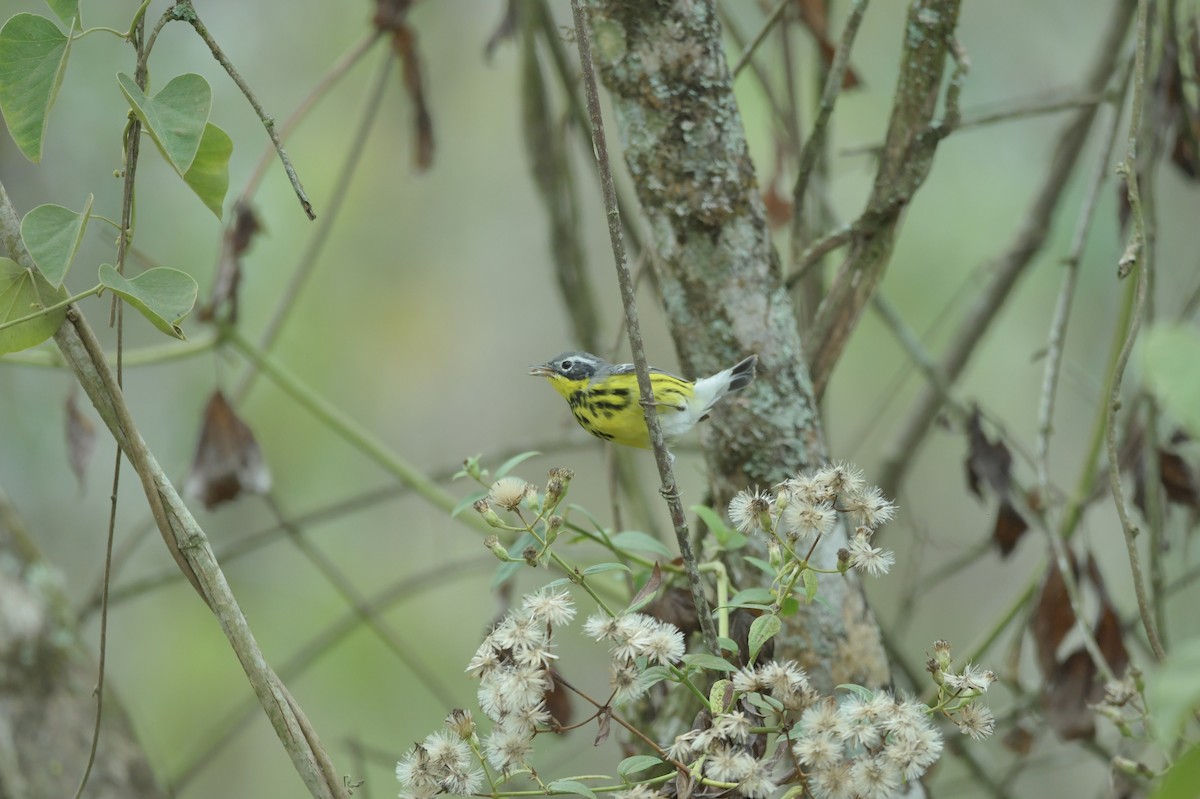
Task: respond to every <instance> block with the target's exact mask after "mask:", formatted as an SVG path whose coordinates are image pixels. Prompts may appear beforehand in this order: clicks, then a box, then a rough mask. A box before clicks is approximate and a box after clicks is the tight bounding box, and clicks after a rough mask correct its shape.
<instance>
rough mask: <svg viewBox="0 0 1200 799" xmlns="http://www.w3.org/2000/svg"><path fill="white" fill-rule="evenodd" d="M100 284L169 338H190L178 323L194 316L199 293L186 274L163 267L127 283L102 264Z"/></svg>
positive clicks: (149, 270)
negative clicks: (193, 311)
mask: <svg viewBox="0 0 1200 799" xmlns="http://www.w3.org/2000/svg"><path fill="white" fill-rule="evenodd" d="M100 283H101V285H103V286H104V287H105V288H107V289H110V290H111V291H112V292H113V293H114V294H119V295H120V296H121V298H122V299H124V300H125V301H126V302H128V303H129V304H130V305H131V306H133V307H134V308H136V309H137V310H138V313H140V314H141V315H142V316H144V317H146V319H147V320H148V321H149V322H150V323H151V324H152V325H154V326H155V327H157V328H158V329H159V330H161V331H162V332H164V333H166V334H167V335H168V336H174V337H175V338H178V339H186V338H187V336H185V335H184V334H183V330H182V329H181V328H180V327H179V323H180V322H181V321H183V318H184V317H185V316H187V315H188V313H190V312H191V310H192V306H193V305H195V304H196V293H197V292H198V291H199V287H198V286H197V285H196V281H195V280H194V279H193V278H192V276H191V275H189V274H188V273H187V272H180V271H179V270H178V269H170V268H167V267H165V266H160V267H156V268H154V269H148V270H147V271H145V272H142V273H141V274H140V275H138V276H137V277H135V278H133V279H128V278H126V277H124V276H123V275H121V273H119V272H118V271H117V270H116V269H114V268H113V267H112V266H111V265H109V264H101V265H100Z"/></svg>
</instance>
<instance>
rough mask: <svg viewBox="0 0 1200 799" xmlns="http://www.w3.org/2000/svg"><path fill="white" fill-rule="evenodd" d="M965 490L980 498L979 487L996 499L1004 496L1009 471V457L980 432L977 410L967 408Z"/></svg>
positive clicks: (1005, 448) (1002, 445)
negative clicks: (990, 491)
mask: <svg viewBox="0 0 1200 799" xmlns="http://www.w3.org/2000/svg"><path fill="white" fill-rule="evenodd" d="M965 466H966V469H967V487H969V488H970V489H971V493H972V494H974V495H975V496H976V497H978V498H979V499H983V489H982V487H983V486H987V487H988V488H990V489H991V490H992V491H993V492H994V493H995V494H996V496H998V497H1001V498H1004V497H1007V496H1008V489H1009V484H1010V483H1009V481H1010V479H1011V471H1012V454H1011V453H1010V452H1009V451H1008V446H1007V445H1005V443H1004V442H1003V441H999V440H997V441H992V440H991V439H989V438H988V437H987V433H985V432H984V431H983V424H982V417H981V416H980V413H979V407H978V406H975V407H974V408H972V409H971V416H970V417H969V418H968V419H967V460H966V464H965Z"/></svg>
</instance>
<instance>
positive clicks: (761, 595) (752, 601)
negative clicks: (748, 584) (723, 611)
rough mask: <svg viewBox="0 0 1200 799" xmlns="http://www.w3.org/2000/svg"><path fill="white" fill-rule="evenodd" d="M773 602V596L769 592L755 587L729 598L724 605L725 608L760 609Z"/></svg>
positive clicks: (744, 589) (745, 589)
mask: <svg viewBox="0 0 1200 799" xmlns="http://www.w3.org/2000/svg"><path fill="white" fill-rule="evenodd" d="M774 601H775V595H774V594H772V593H771V592H770V590H768V589H766V588H762V587H758V586H755V587H754V588H743V589H742V590H741V591H738V592H737V593H736V594H734V595H733V596H731V597H730V598H729V601H727V602H726V603H725V607H727V608H754V609H762V608H766V607H769V606H770V605H771V603H772V602H774Z"/></svg>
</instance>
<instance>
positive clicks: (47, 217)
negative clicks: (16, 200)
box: [21, 194, 94, 288]
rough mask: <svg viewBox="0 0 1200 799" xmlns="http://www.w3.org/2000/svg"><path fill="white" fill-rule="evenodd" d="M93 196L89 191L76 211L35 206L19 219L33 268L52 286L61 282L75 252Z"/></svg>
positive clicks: (89, 213) (84, 228) (81, 236)
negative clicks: (85, 200)
mask: <svg viewBox="0 0 1200 799" xmlns="http://www.w3.org/2000/svg"><path fill="white" fill-rule="evenodd" d="M93 199H94V198H93V197H92V195H90V194H89V195H88V198H87V202H85V203H84V204H83V210H82V211H80V212H79V213H76V212H74V211H72V210H71V209H70V208H63V207H62V206H61V205H39V206H38V207H37V208H34V209H33V210H32V211H30V212H29V213H27V214H25V218H24V219H22V220H21V240H22V241H24V242H25V247H26V249H28V250H29V255H30V257H31V258H33V262H34V263H35V264H37V268H38V269H39V270H40V271H41V273H42V275H43V276H45V278H46V280H48V281H49V282H50V285H52V286H54V287H55V288H58V287H59V286H61V285H62V282H63V278H64V277H66V276H67V270H68V269H70V268H71V261H72V260H73V259H74V258H75V253H77V252H78V251H79V243H80V242H81V241H83V233H84V231H85V230H87V223H88V217H90V216H91V213H92V200H93Z"/></svg>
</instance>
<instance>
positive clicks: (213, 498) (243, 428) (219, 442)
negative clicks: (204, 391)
mask: <svg viewBox="0 0 1200 799" xmlns="http://www.w3.org/2000/svg"><path fill="white" fill-rule="evenodd" d="M270 488H271V473H270V471H268V469H267V465H266V462H265V461H264V460H263V457H262V450H260V449H259V447H258V442H257V441H255V439H254V433H253V432H252V431H251V430H250V427H249V425H247V424H246V423H245V422H244V421H242V419H241V418H240V417H239V416H238V415H237V414H236V413H234V410H233V408H232V407H231V406H230V404H229V402H228V400H226V399H225V395H224V394H222V393H221V392H220V391H214V392H213V395H212V397H211V398H209V401H208V405H207V406H206V407H205V409H204V422H203V424H202V425H201V427H200V438H199V440H198V441H197V442H196V454H195V455H194V456H193V457H192V468H191V472H190V473H189V474H188V479H187V484H186V491H187V493H188V494H190V495H192V496H195V497H199V498H200V499H201V501H203V502H204V507H206V508H208V509H209V510H211V509H213V508H215V507H216V506H218V505H220V504H222V503H224V502H229V501H231V500H234V499H236V498H237V497H238V496H239V495H241V493H242V492H243V491H248V492H250V493H252V494H263V493H266V492H267V491H268V490H270Z"/></svg>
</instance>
